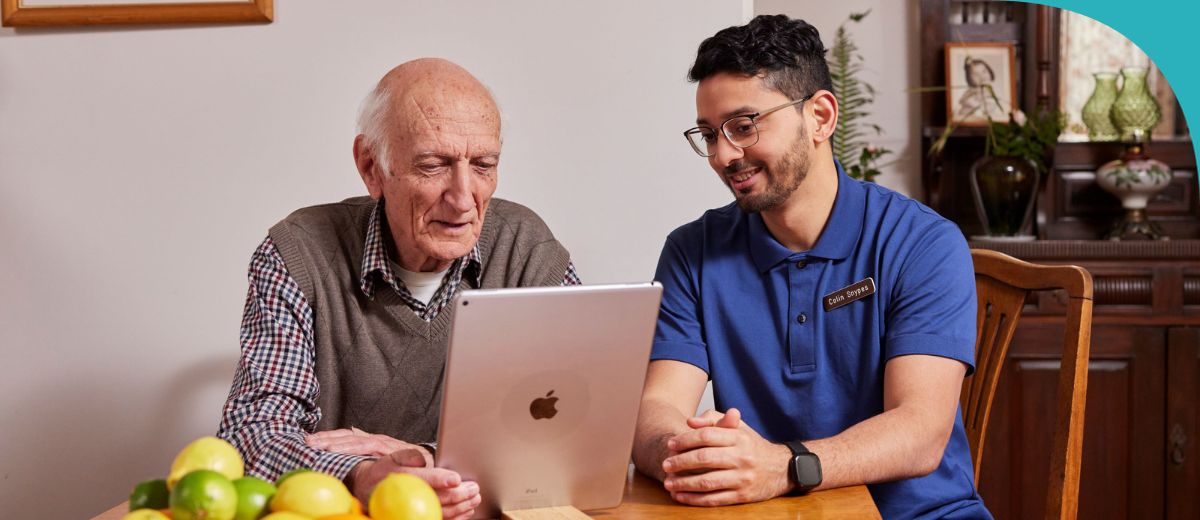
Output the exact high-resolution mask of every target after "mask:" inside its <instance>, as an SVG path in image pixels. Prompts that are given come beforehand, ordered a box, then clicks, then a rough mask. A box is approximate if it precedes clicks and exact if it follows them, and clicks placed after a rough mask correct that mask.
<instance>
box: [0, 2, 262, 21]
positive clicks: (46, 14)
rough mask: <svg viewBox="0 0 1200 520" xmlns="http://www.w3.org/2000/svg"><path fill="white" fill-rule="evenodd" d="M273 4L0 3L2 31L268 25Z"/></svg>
mask: <svg viewBox="0 0 1200 520" xmlns="http://www.w3.org/2000/svg"><path fill="white" fill-rule="evenodd" d="M274 17H275V13H274V0H217V1H204V0H193V1H190V2H171V1H161V0H136V1H135V0H125V2H124V3H121V2H111V3H110V2H105V1H104V0H0V25H3V26H4V27H54V26H79V25H131V24H180V23H271V21H272V20H274Z"/></svg>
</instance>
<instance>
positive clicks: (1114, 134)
mask: <svg viewBox="0 0 1200 520" xmlns="http://www.w3.org/2000/svg"><path fill="white" fill-rule="evenodd" d="M1093 76H1095V78H1096V89H1095V90H1093V91H1092V96H1091V97H1089V98H1088V100H1087V103H1085V104H1084V105H1083V114H1082V115H1083V122H1084V124H1086V125H1087V129H1088V139H1091V140H1092V141H1116V140H1117V138H1118V137H1120V132H1119V131H1118V130H1117V126H1116V125H1115V124H1113V121H1112V106H1113V102H1115V101H1116V100H1117V75H1116V74H1115V73H1112V72H1097V73H1095V74H1093Z"/></svg>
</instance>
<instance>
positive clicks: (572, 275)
mask: <svg viewBox="0 0 1200 520" xmlns="http://www.w3.org/2000/svg"><path fill="white" fill-rule="evenodd" d="M562 284H563V286H567V285H583V281H582V280H580V279H579V273H576V272H575V262H574V261H571V260H567V273H566V274H564V275H563V282H562Z"/></svg>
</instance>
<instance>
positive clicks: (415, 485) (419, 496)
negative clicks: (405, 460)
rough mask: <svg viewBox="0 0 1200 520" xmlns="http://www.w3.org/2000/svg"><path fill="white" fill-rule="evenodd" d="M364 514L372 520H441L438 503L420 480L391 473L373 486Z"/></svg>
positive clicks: (431, 489)
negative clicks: (368, 514)
mask: <svg viewBox="0 0 1200 520" xmlns="http://www.w3.org/2000/svg"><path fill="white" fill-rule="evenodd" d="M367 511H368V512H370V513H371V518H374V519H375V520H442V503H441V501H440V500H438V497H437V493H434V491H433V488H432V487H429V484H426V483H425V481H424V480H421V479H420V478H417V477H414V476H412V475H409V474H407V473H392V474H391V475H388V476H386V477H384V478H383V480H381V481H379V484H376V485H375V490H374V491H371V501H370V502H369V503H368V505H367Z"/></svg>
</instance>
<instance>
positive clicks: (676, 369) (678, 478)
mask: <svg viewBox="0 0 1200 520" xmlns="http://www.w3.org/2000/svg"><path fill="white" fill-rule="evenodd" d="M824 54H825V48H824V46H823V45H822V43H821V39H820V36H819V35H818V34H817V30H816V29H815V28H813V27H812V26H811V25H809V24H807V23H804V22H803V21H800V20H790V19H788V18H787V17H785V16H760V17H757V18H755V19H754V20H752V21H751V22H750V23H749V24H747V25H745V26H741V27H730V28H728V29H725V30H722V31H720V32H718V33H717V34H716V35H715V36H713V37H712V38H709V39H707V40H705V41H704V42H703V43H701V44H700V49H699V52H698V53H697V57H696V61H695V64H694V65H693V66H692V69H691V72H690V77H691V79H692V80H693V81H697V82H699V84H698V86H697V89H696V113H697V117H696V123H697V126H696V127H694V128H692V129H690V130H688V131H686V132H685V135H686V136H687V137H688V139H689V141H690V143H691V147H692V148H693V150H694V151H695V152H696V153H697V154H699V155H700V156H702V157H704V158H706V159H707V161H708V165H709V166H710V167H711V168H712V169H713V171H714V172H715V173H716V174H717V177H718V178H719V179H720V180H721V182H722V183H724V184H725V185H726V186H728V187H729V189H730V191H731V192H732V193H733V196H734V198H735V199H736V200H735V202H734V203H731V204H729V205H728V206H725V207H722V208H717V209H713V210H710V211H708V212H706V213H705V214H704V215H703V216H701V217H700V218H699V219H698V220H696V221H695V222H692V223H689V224H685V225H684V226H682V227H680V228H679V229H676V230H675V231H674V232H672V233H671V234H670V236H669V237H667V241H666V246H665V247H664V248H663V252H662V256H661V258H660V260H659V265H658V274H657V275H656V277H655V278H656V279H658V280H659V281H661V282H662V284H663V300H662V311H661V313H660V315H659V320H658V330H657V332H656V335H655V339H654V347H653V350H652V359H653V361H651V363H650V367H649V369H648V373H647V377H646V387H645V392H644V394H643V397H642V408H641V414H640V416H639V418H638V431H637V440H636V441H635V449H634V459H635V461H636V462H637V465H638V468H639V469H640V470H641V471H642V472H644V473H646V474H649V475H652V476H654V477H656V478H658V479H660V480H662V481H663V484H664V486H665V488H666V489H667V490H668V491H669V492H670V493H671V496H672V497H674V498H675V500H678V501H679V502H682V503H685V504H693V505H701V506H713V505H724V504H732V503H739V502H750V501H757V500H766V499H769V498H773V497H775V496H779V495H781V494H784V493H789V492H805V491H808V490H811V489H822V488H831V487H838V486H849V485H858V484H864V483H865V484H870V486H869V487H870V490H871V495H872V497H874V499H875V502H876V504H877V505H878V506H879V510H880V512H882V513H883V516H884V517H885V518H914V517H919V518H987V517H989V514H988V512H987V510H986V509H985V508H984V507H983V503H982V501H981V500H980V498H979V495H978V494H976V492H975V486H974V482H972V471H973V470H972V465H971V458H970V454H969V452H968V450H967V439H966V436H965V435H964V433H963V426H962V420H961V418H960V417H959V416H958V413H957V412H958V395H959V389H960V387H961V385H962V381H963V375H964V373H966V372H967V371H968V370H970V369H971V367H972V363H973V354H974V351H973V349H974V339H975V279H974V272H973V268H972V264H971V258H970V255H969V252H968V249H967V246H966V241H965V240H964V239H963V236H962V234H961V233H960V232H959V230H958V228H957V227H956V226H955V225H954V224H953V223H951V222H949V221H947V220H946V219H944V218H942V217H940V216H938V215H937V214H936V213H934V212H933V211H931V210H929V208H926V207H924V206H922V205H921V204H919V203H917V202H916V201H913V200H911V199H908V198H906V197H903V196H901V195H899V194H896V193H893V192H891V191H889V190H887V189H885V188H882V187H879V186H877V185H875V184H872V183H863V182H859V181H856V180H854V179H851V178H850V177H848V176H847V175H846V173H845V172H844V171H843V170H842V167H841V165H839V164H837V162H836V161H835V160H834V159H833V154H832V151H831V138H832V136H833V131H834V128H835V127H836V126H837V117H838V100H837V99H836V98H834V96H833V94H832V93H831V92H830V89H831V81H830V75H829V69H828V67H827V65H826V63H825V56H824ZM681 144H682V143H681ZM708 379H711V380H712V385H713V393H714V397H715V401H716V405H717V407H718V408H720V409H724V410H725V413H724V414H722V413H718V412H712V411H710V412H707V413H706V414H705V415H702V416H700V417H692V414H693V412H694V411H695V410H696V406H697V404H698V402H699V400H700V395H701V393H702V392H703V391H704V386H705V381H706V380H708Z"/></svg>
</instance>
